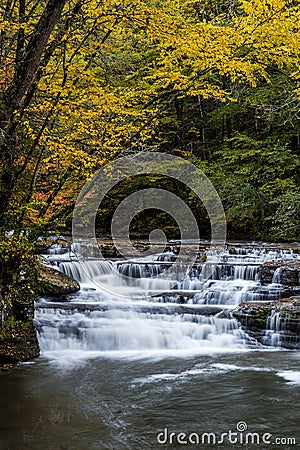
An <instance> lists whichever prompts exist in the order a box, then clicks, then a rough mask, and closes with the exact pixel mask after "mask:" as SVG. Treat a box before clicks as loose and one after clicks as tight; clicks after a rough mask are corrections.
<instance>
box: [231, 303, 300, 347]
mask: <svg viewBox="0 0 300 450" xmlns="http://www.w3.org/2000/svg"><path fill="white" fill-rule="evenodd" d="M232 314H233V316H234V317H235V318H236V319H237V320H238V321H239V322H240V323H241V325H242V327H243V329H244V330H245V331H246V332H247V333H248V334H249V335H250V336H252V337H254V338H255V339H256V340H257V341H259V342H261V343H262V344H264V345H272V339H271V336H272V332H276V333H277V334H278V343H279V345H280V346H281V347H284V348H290V349H300V297H291V298H290V299H288V300H287V299H283V300H279V301H274V302H268V303H267V302H248V303H247V302H244V303H241V304H240V305H239V306H238V307H237V308H236V310H235V311H233V312H232ZM275 315H276V319H275ZM275 320H276V325H275V327H276V329H273V328H272V322H273V327H274V324H275ZM270 332H271V333H270Z"/></svg>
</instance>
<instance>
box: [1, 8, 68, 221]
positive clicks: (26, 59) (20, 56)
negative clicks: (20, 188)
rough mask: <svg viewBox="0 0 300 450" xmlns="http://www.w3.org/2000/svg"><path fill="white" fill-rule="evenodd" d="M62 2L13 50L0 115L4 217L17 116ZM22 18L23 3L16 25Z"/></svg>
mask: <svg viewBox="0 0 300 450" xmlns="http://www.w3.org/2000/svg"><path fill="white" fill-rule="evenodd" d="M65 4H66V0H49V1H48V3H47V4H46V6H45V9H44V11H43V13H42V15H41V17H40V20H39V21H38V23H37V25H36V27H35V30H34V32H33V34H32V36H31V38H30V40H29V42H28V43H27V45H26V46H25V41H24V36H23V30H20V32H19V36H18V42H17V49H16V59H15V68H14V69H15V70H14V77H13V79H12V82H11V84H10V85H9V87H8V88H7V90H6V92H4V94H3V97H2V99H1V100H2V101H1V103H2V105H1V111H0V132H1V136H0V139H1V140H2V142H1V143H0V164H1V167H2V171H1V172H0V211H1V213H5V211H6V210H7V207H8V205H9V202H10V199H11V197H12V194H13V191H14V185H15V180H14V160H15V157H16V156H17V155H16V139H17V138H16V127H17V120H18V118H17V114H18V113H19V112H21V111H22V106H23V103H24V101H25V98H26V94H27V93H28V91H29V90H30V88H31V87H32V85H33V83H34V81H35V76H36V74H37V72H38V69H39V66H40V64H41V59H42V56H43V52H44V51H45V48H46V45H47V43H48V40H49V38H50V35H51V33H52V31H53V29H54V27H55V26H56V25H57V23H58V22H59V20H60V17H61V14H62V11H63V8H64V6H65ZM23 17H24V1H22V0H20V2H19V18H20V22H22V21H23Z"/></svg>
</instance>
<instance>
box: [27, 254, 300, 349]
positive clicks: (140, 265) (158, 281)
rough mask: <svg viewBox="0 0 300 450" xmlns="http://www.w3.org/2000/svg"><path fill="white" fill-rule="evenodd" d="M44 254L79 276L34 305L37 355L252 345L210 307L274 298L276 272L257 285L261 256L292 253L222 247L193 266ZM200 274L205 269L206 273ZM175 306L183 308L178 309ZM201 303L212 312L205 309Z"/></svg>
mask: <svg viewBox="0 0 300 450" xmlns="http://www.w3.org/2000/svg"><path fill="white" fill-rule="evenodd" d="M51 257H52V259H51V260H50V261H51V262H52V263H55V264H57V265H58V268H59V270H61V271H63V272H64V273H66V274H67V275H69V276H71V277H72V278H74V279H76V280H78V281H79V283H80V284H81V291H80V292H79V293H77V294H76V295H73V296H72V297H70V299H69V300H70V301H69V302H68V303H66V304H65V303H56V305H49V304H47V303H43V302H41V303H40V304H39V305H38V307H37V310H36V317H35V322H36V325H37V328H38V330H39V340H40V346H41V350H42V353H43V354H47V353H49V352H50V353H51V352H58V353H59V352H63V351H69V352H86V353H88V352H92V353H93V352H98V353H101V354H103V353H104V354H105V353H107V355H108V354H109V355H110V354H111V353H112V352H115V353H120V352H121V353H122V352H141V353H143V354H144V355H145V352H146V353H147V352H150V353H151V354H153V352H160V353H164V354H170V355H171V354H174V352H175V353H176V352H177V353H181V354H185V355H187V354H189V353H191V352H192V353H207V352H209V351H212V352H216V351H217V352H218V351H222V352H223V351H233V350H243V349H244V350H245V349H248V348H250V347H253V345H255V343H254V342H253V340H252V339H250V338H249V337H248V336H247V335H246V334H245V333H244V332H243V331H242V330H241V328H240V327H239V324H238V322H237V321H236V320H235V319H233V318H231V317H230V315H228V314H227V315H225V316H224V314H223V315H220V314H217V312H218V311H219V310H221V309H224V308H227V309H228V308H229V309H230V308H234V307H235V306H236V305H238V304H239V303H240V302H241V301H257V300H259V301H269V300H276V299H278V298H280V295H281V285H280V284H279V281H280V280H279V277H278V272H277V273H276V274H275V275H274V277H273V283H271V284H270V285H268V286H267V287H266V286H261V285H260V282H259V271H260V266H261V264H262V263H263V262H265V261H274V260H275V261H276V260H297V259H298V258H299V255H298V254H296V253H294V252H292V251H290V250H280V249H275V250H269V251H268V250H266V249H259V248H252V247H244V248H235V249H234V250H232V248H231V249H229V250H227V251H224V253H223V254H222V255H221V257H219V261H216V260H215V256H214V255H213V254H212V252H211V251H210V250H209V251H207V254H206V258H207V260H206V261H205V262H199V263H197V264H195V265H194V266H193V267H189V266H188V265H187V264H176V255H174V254H173V253H172V252H168V253H164V254H161V255H155V256H153V257H151V258H147V259H145V260H139V261H117V262H110V261H105V260H99V259H98V260H97V259H85V260H84V261H80V260H69V261H68V260H67V258H66V257H65V254H63V255H58V256H57V258H55V257H53V252H52V253H51ZM212 266H213V271H212V270H211V269H212ZM206 271H208V272H210V273H211V272H212V274H211V276H210V278H207V276H206ZM176 305H177V307H180V305H184V307H185V308H190V309H181V310H179V309H178V308H177V309H176V308H175V307H176ZM52 306H53V307H52ZM209 307H219V308H220V309H219V310H215V311H208V309H207V308H209ZM172 308H173V309H172ZM174 308H175V309H174ZM192 308H194V309H192ZM201 308H202V309H201ZM204 308H206V310H205V309H204ZM276 320H277V316H276V315H274V317H273V316H272V318H271V320H270V321H269V331H268V333H269V334H268V336H269V337H270V338H271V342H272V344H273V345H274V346H276V345H279V344H280V334H279V330H278V329H277V328H278V320H277V321H276Z"/></svg>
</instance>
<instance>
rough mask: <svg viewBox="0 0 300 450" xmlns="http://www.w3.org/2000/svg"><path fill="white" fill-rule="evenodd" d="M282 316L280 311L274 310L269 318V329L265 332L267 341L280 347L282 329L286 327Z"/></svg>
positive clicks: (273, 345)
mask: <svg viewBox="0 0 300 450" xmlns="http://www.w3.org/2000/svg"><path fill="white" fill-rule="evenodd" d="M282 321H283V319H282V316H281V312H280V311H275V310H272V312H271V316H270V317H269V318H268V320H267V329H266V333H265V342H266V343H268V342H270V345H272V347H280V344H281V333H280V332H281V330H282V329H283V328H284V327H283V324H282Z"/></svg>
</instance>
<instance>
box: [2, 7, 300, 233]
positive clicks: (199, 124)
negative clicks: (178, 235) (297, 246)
mask: <svg viewBox="0 0 300 450" xmlns="http://www.w3.org/2000/svg"><path fill="white" fill-rule="evenodd" d="M0 15H1V24H0V90H1V93H0V94H1V96H0V177H1V180H0V208H1V214H2V218H1V223H0V232H1V234H2V236H3V235H4V234H5V233H7V232H8V231H10V230H14V231H15V234H16V235H18V234H19V233H21V232H23V231H26V232H27V234H28V235H29V236H30V235H31V236H32V238H33V239H34V238H36V237H37V236H39V235H42V234H44V233H46V232H47V231H49V230H52V231H54V230H60V231H64V230H67V229H68V226H70V218H71V216H72V210H73V207H74V202H75V200H76V198H77V196H78V194H79V192H80V190H81V188H82V186H83V185H84V183H85V182H86V181H87V180H88V179H90V178H91V176H92V175H93V173H95V171H96V170H97V169H99V168H100V167H101V166H103V165H104V164H106V163H107V162H109V161H112V160H113V159H115V158H118V157H120V156H121V155H128V154H135V153H137V152H140V151H148V150H152V151H163V152H169V153H173V154H177V155H179V156H181V157H183V158H186V159H187V160H190V161H191V162H192V163H194V164H195V165H196V166H198V167H199V168H200V169H201V170H203V171H204V172H205V173H206V174H207V175H208V176H209V178H210V179H211V181H212V182H213V184H214V185H215V187H216V189H217V191H218V192H219V195H220V196H221V199H222V201H223V204H224V207H225V210H226V214H227V222H228V230H229V236H231V237H240V238H249V237H253V238H256V239H268V240H293V239H297V238H298V236H299V227H300V222H299V213H300V188H299V176H300V173H299V152H300V136H299V95H300V89H299V77H300V72H299V65H300V59H299V47H300V46H299V42H300V39H299V4H298V2H296V1H283V0H268V1H264V0H254V1H247V0H241V1H237V0H216V1H215V2H208V1H205V0H202V1H195V0H190V1H187V0H164V1H159V0H134V1H129V0H122V1H112V0H103V1H96V0H85V1H80V0H78V1H74V0H48V1H37V0H18V1H17V0H16V1H14V0H5V1H4V0H1V1H0ZM151 182H152V183H153V182H154V183H155V180H154V181H153V180H152V181H151ZM161 182H162V181H161V180H157V183H160V185H161ZM136 184H137V186H138V185H139V180H137V181H136ZM164 184H165V185H166V187H167V186H168V182H167V181H164ZM171 189H172V187H171ZM125 191H126V183H125V185H124V186H119V189H116V191H115V192H114V197H115V198H118V197H119V198H122V196H124V195H126V194H125ZM182 197H183V199H184V200H185V201H186V202H187V203H190V204H191V205H192V208H193V210H194V211H195V214H196V216H197V214H198V215H199V217H198V219H199V221H200V222H201V220H202V222H203V224H204V225H203V226H204V227H205V223H206V222H205V220H204V221H203V217H202V218H201V217H200V216H202V215H203V210H202V209H201V208H199V209H198V206H197V205H195V204H194V203H193V202H194V199H193V196H192V195H191V193H189V192H185V191H184V190H182ZM109 210H110V206H109V205H107V204H106V205H104V207H103V211H102V214H101V217H102V218H103V221H102V223H99V227H100V228H101V227H102V229H104V230H105V227H106V225H105V224H106V223H108V222H109V220H108V218H109ZM197 211H198V212H197ZM150 219H151V221H153V217H151V218H149V220H150ZM157 220H158V219H157ZM145 221H147V218H145ZM158 221H159V220H158ZM100 222H101V221H100ZM202 222H201V223H202ZM155 225H156V224H155ZM157 225H160V224H159V223H158V224H157ZM136 231H137V232H139V231H141V230H138V229H137V230H136ZM207 232H208V231H207ZM204 234H205V230H204Z"/></svg>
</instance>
